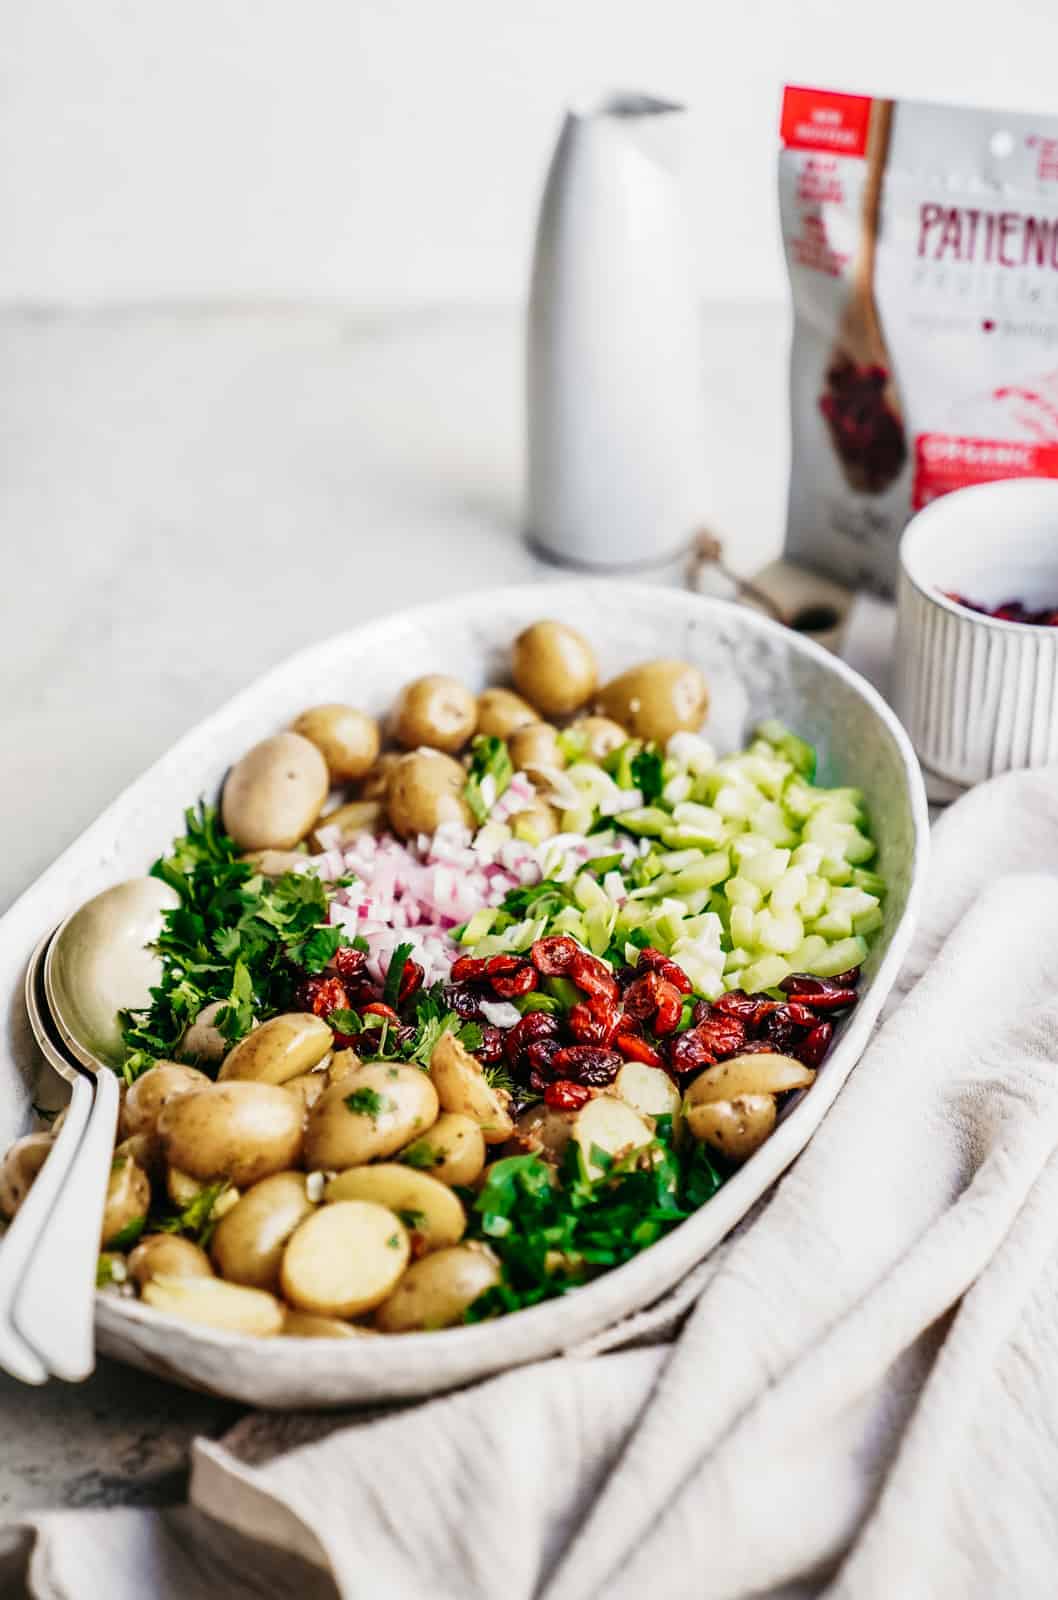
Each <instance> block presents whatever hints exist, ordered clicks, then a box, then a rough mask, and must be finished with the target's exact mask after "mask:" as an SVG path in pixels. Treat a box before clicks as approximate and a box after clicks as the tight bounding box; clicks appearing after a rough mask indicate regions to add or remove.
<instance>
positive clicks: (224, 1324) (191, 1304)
mask: <svg viewBox="0 0 1058 1600" xmlns="http://www.w3.org/2000/svg"><path fill="white" fill-rule="evenodd" d="M141 1294H142V1298H143V1299H144V1300H145V1301H146V1303H147V1304H148V1305H149V1306H153V1307H154V1308H155V1310H156V1311H165V1312H167V1313H168V1315H169V1316H171V1317H182V1318H183V1320H184V1321H185V1322H199V1323H203V1324H205V1326H206V1327H209V1328H223V1329H224V1330H225V1331H226V1332H228V1333H246V1334H251V1335H253V1336H254V1337H256V1338H258V1339H267V1338H270V1337H272V1336H273V1335H274V1334H277V1333H279V1332H280V1330H281V1329H282V1326H283V1307H282V1306H281V1305H280V1303H279V1301H278V1300H277V1299H276V1297H275V1295H273V1294H266V1293H265V1291H264V1290H263V1289H247V1288H244V1286H243V1285H242V1284H241V1283H225V1282H224V1279H223V1278H205V1277H199V1278H194V1277H179V1278H170V1277H166V1276H159V1277H157V1278H151V1279H149V1280H148V1282H147V1283H145V1284H144V1286H143V1289H142V1291H141Z"/></svg>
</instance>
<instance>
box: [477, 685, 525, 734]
mask: <svg viewBox="0 0 1058 1600" xmlns="http://www.w3.org/2000/svg"><path fill="white" fill-rule="evenodd" d="M539 720H540V713H539V712H538V711H534V710H533V708H532V706H531V705H527V704H526V702H525V701H524V700H523V699H522V697H521V695H520V694H515V693H514V691H513V689H486V690H485V691H484V693H483V694H479V695H478V732H479V733H484V734H491V736H492V737H493V738H494V739H509V738H510V736H511V734H512V733H515V732H517V730H518V729H519V728H525V727H528V726H529V724H530V723H533V722H538V721H539Z"/></svg>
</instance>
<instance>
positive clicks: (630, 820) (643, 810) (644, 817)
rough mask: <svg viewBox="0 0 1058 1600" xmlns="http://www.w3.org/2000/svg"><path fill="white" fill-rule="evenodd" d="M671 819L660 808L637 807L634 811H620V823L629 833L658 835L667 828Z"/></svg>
mask: <svg viewBox="0 0 1058 1600" xmlns="http://www.w3.org/2000/svg"><path fill="white" fill-rule="evenodd" d="M670 821H671V817H670V815H669V813H668V812H667V811H662V809H661V807H660V806H639V807H638V808H637V809H636V810H635V811H622V813H621V817H620V823H621V827H622V828H627V829H628V831H629V833H638V834H646V835H647V836H648V837H649V836H650V835H658V834H660V833H661V831H662V829H663V828H667V827H668V826H669V823H670Z"/></svg>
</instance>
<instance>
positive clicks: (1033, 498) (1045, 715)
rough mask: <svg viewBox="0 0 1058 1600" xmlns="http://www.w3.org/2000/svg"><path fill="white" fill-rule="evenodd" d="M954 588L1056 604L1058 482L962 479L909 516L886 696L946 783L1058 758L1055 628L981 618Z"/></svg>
mask: <svg viewBox="0 0 1058 1600" xmlns="http://www.w3.org/2000/svg"><path fill="white" fill-rule="evenodd" d="M953 593H954V594H960V595H964V596H965V597H966V598H967V599H968V600H972V601H974V602H975V603H976V604H978V605H987V606H998V605H1001V604H1002V603H1003V602H1004V601H1006V600H1022V601H1024V602H1025V604H1026V605H1027V606H1030V607H1033V608H1037V609H1040V608H1043V607H1045V606H1053V607H1054V608H1055V609H1056V610H1058V481H1056V480H1052V479H1044V478H1017V479H1008V480H1005V481H1004V482H1001V483H986V484H979V485H975V486H974V487H973V488H969V489H959V490H956V491H955V493H953V494H948V495H945V496H944V497H943V498H942V499H940V500H935V501H933V503H932V504H931V505H929V506H927V507H926V508H925V509H924V510H923V511H920V512H919V513H918V515H917V516H915V517H913V518H912V519H911V521H910V522H909V523H908V525H907V528H906V530H905V532H904V537H903V539H902V541H901V545H900V587H899V608H898V624H897V639H896V661H895V697H894V699H895V706H896V710H897V714H898V715H899V716H900V718H901V720H902V721H903V723H904V725H905V727H906V728H907V730H908V732H909V734H910V735H911V741H912V743H913V744H914V746H915V750H916V752H917V753H918V757H919V760H920V761H921V762H922V764H923V766H924V767H926V768H928V769H929V771H931V772H934V773H937V774H939V775H940V776H941V777H944V778H948V779H950V780H951V781H953V782H955V783H958V784H963V785H966V786H969V785H970V784H974V783H979V782H981V780H982V779H984V778H991V777H994V776H995V774H996V773H999V772H1009V771H1012V770H1014V769H1015V768H1019V767H1041V766H1046V765H1047V764H1048V763H1049V762H1052V761H1054V762H1058V627H1054V628H1052V627H1042V626H1034V625H1031V624H1027V623H1023V622H1001V621H997V620H996V619H994V618H992V617H986V616H981V615H979V614H978V613H976V612H973V611H969V610H967V608H966V607H965V606H961V605H959V604H958V603H956V602H955V601H953V600H950V599H949V598H948V595H949V594H953Z"/></svg>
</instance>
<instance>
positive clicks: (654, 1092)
mask: <svg viewBox="0 0 1058 1600" xmlns="http://www.w3.org/2000/svg"><path fill="white" fill-rule="evenodd" d="M613 1092H614V1094H616V1095H617V1097H618V1099H620V1100H623V1101H624V1102H625V1104H626V1105H629V1106H631V1107H632V1110H633V1111H638V1112H639V1113H640V1115H641V1116H646V1117H672V1119H673V1121H674V1122H675V1120H676V1119H677V1118H678V1117H679V1115H680V1091H679V1090H678V1089H677V1087H676V1085H675V1084H674V1083H673V1081H672V1079H671V1078H670V1077H669V1075H668V1073H667V1072H664V1071H663V1070H662V1069H661V1067H651V1066H648V1065H647V1064H646V1062H644V1061H626V1062H625V1064H624V1066H623V1067H622V1068H621V1070H620V1072H619V1073H618V1074H617V1077H616V1078H615V1079H614V1085H613Z"/></svg>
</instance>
